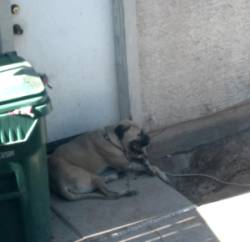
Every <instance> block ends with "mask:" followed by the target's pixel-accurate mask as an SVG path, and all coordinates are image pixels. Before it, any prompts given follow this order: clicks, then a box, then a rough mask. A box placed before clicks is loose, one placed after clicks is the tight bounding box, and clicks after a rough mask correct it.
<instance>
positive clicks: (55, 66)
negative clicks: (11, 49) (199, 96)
mask: <svg viewBox="0 0 250 242" xmlns="http://www.w3.org/2000/svg"><path fill="white" fill-rule="evenodd" d="M13 3H16V4H20V9H21V10H20V14H18V15H17V16H13V18H12V19H13V23H19V24H20V25H21V26H22V27H23V29H24V34H23V35H22V36H15V39H14V41H15V48H16V50H17V51H18V53H19V54H20V55H21V56H23V57H24V58H26V59H27V60H28V61H30V62H31V63H32V64H33V65H34V67H35V68H36V70H38V71H40V72H44V73H46V74H47V75H48V76H49V79H50V82H51V85H52V86H53V90H51V91H49V94H50V96H51V98H52V102H53V107H54V109H53V112H52V113H51V114H50V115H49V116H48V131H49V132H48V133H49V140H50V141H52V140H57V139H61V138H64V137H68V136H72V135H75V134H79V133H82V132H85V131H89V130H94V129H96V128H99V127H102V126H105V125H108V124H112V123H115V122H116V121H118V119H119V110H118V104H117V102H118V98H117V83H116V75H115V61H114V43H113V42H114V41H113V24H112V5H111V0H101V1H100V0H84V1H83V0H74V1H61V0H53V1H50V0H43V1H40V0H32V1H26V0H16V1H13Z"/></svg>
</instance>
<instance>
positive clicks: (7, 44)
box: [0, 0, 14, 53]
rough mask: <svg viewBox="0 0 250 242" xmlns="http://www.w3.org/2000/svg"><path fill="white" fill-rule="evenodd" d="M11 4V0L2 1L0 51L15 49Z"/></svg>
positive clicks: (0, 6) (0, 10)
mask: <svg viewBox="0 0 250 242" xmlns="http://www.w3.org/2000/svg"><path fill="white" fill-rule="evenodd" d="M10 6H11V4H10V1H9V0H1V2H0V53H3V52H8V51H13V50H14V40H13V32H12V20H11V9H10Z"/></svg>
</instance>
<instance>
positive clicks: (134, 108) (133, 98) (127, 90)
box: [113, 0, 143, 124]
mask: <svg viewBox="0 0 250 242" xmlns="http://www.w3.org/2000/svg"><path fill="white" fill-rule="evenodd" d="M113 18H114V20H113V22H114V39H115V55H116V56H115V59H116V72H117V82H118V97H119V108H120V118H121V119H124V118H132V119H133V120H135V121H136V122H138V123H140V124H141V123H142V120H143V117H142V105H141V89H140V75H139V58H138V43H137V24H136V1H134V0H113Z"/></svg>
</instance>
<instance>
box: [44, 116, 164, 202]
mask: <svg viewBox="0 0 250 242" xmlns="http://www.w3.org/2000/svg"><path fill="white" fill-rule="evenodd" d="M149 142H150V138H149V136H148V135H147V134H146V133H145V132H144V131H143V130H142V129H141V128H140V127H139V126H138V125H136V124H135V123H134V122H132V121H129V120H125V121H121V122H120V123H119V124H118V125H116V126H110V127H107V128H105V129H103V130H97V131H95V132H90V133H87V134H84V135H80V136H78V137H77V138H75V139H73V140H72V141H70V142H69V143H66V144H64V145H62V146H60V147H58V148H57V149H56V150H55V152H54V153H53V154H52V155H51V156H50V157H49V175H50V184H51V188H52V190H53V191H54V192H55V193H57V194H58V195H60V196H62V197H64V198H66V199H67V200H78V199H84V198H104V199H117V198H120V197H123V196H132V195H136V194H137V192H136V191H133V190H125V191H119V192H118V191H111V190H110V189H109V188H108V187H107V185H106V183H107V182H109V181H113V180H116V179H118V178H119V174H120V173H121V172H128V171H134V172H145V173H150V174H151V175H158V176H163V177H164V174H163V172H161V171H160V170H159V169H158V168H157V167H155V166H152V165H150V164H149V163H148V161H147V153H146V148H147V146H148V145H149ZM146 161H147V162H146ZM108 168H112V169H113V171H115V172H112V173H105V171H106V170H107V169H108ZM164 179H167V178H165V177H164V178H163V180H164Z"/></svg>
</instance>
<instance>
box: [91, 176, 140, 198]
mask: <svg viewBox="0 0 250 242" xmlns="http://www.w3.org/2000/svg"><path fill="white" fill-rule="evenodd" d="M93 183H94V186H95V187H96V189H98V190H99V191H100V192H101V193H102V194H103V195H104V196H105V197H106V199H118V198H121V197H130V196H135V195H137V194H138V192H137V191H134V190H124V191H120V192H116V191H111V190H110V189H109V188H108V187H107V185H106V184H105V182H104V181H103V180H102V179H101V178H100V177H97V176H96V177H95V178H94V179H93Z"/></svg>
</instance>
